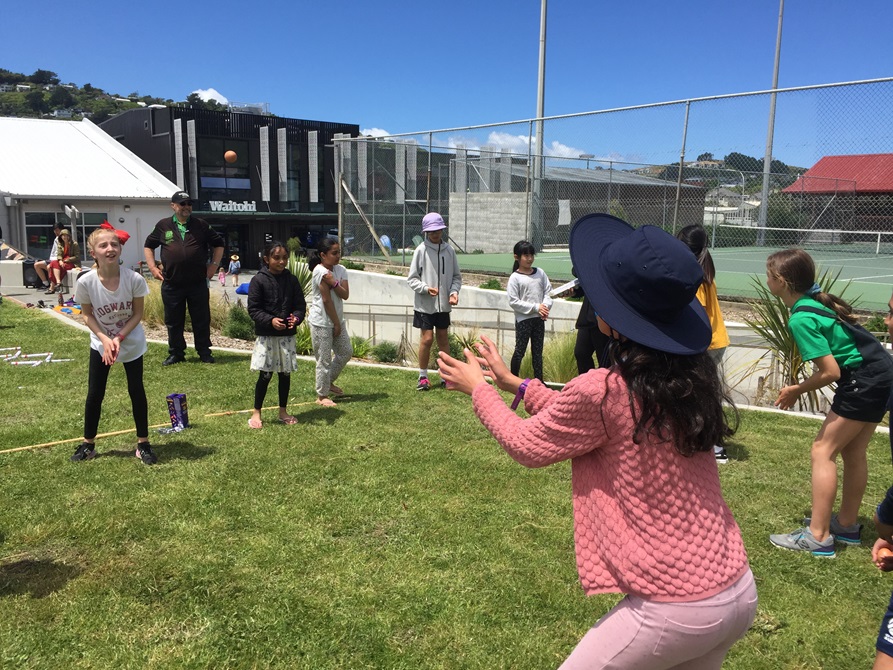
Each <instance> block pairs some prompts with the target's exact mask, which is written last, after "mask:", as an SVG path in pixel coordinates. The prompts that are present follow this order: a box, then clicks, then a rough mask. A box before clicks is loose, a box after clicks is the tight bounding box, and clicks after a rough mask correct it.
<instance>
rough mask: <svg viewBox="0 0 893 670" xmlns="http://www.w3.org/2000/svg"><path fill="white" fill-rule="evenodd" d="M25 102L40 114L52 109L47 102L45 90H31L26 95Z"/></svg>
mask: <svg viewBox="0 0 893 670" xmlns="http://www.w3.org/2000/svg"><path fill="white" fill-rule="evenodd" d="M25 103H26V104H27V105H28V107H29V108H30V109H32V110H34V111H35V112H37V113H38V114H45V113H47V112H48V111H50V106H49V105H48V104H47V100H46V98H45V97H44V95H43V91H31V92H30V93H29V94H28V95H26V96H25Z"/></svg>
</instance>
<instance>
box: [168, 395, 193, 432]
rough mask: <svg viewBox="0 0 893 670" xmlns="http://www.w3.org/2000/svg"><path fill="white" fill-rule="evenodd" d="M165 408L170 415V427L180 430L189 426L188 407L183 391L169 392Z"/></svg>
mask: <svg viewBox="0 0 893 670" xmlns="http://www.w3.org/2000/svg"><path fill="white" fill-rule="evenodd" d="M167 410H168V413H169V414H170V417H171V427H172V428H173V429H174V430H182V429H184V428H188V427H189V409H188V407H187V405H186V394H185V393H171V394H170V395H169V396H168V397H167Z"/></svg>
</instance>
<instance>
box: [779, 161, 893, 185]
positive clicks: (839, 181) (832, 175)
mask: <svg viewBox="0 0 893 670" xmlns="http://www.w3.org/2000/svg"><path fill="white" fill-rule="evenodd" d="M840 192H848V193H854V194H860V193H893V154H858V155H853V156H825V157H824V158H822V159H821V160H820V161H819V162H818V163H816V164H815V165H813V166H812V167H811V168H810V169H809V170H807V171H806V172H805V173H803V174H802V175H801V176H800V178H799V179H798V180H797V181H795V182H794V183H793V184H791V185H790V186H788V187H787V188H786V189H784V190H783V191H782V193H840Z"/></svg>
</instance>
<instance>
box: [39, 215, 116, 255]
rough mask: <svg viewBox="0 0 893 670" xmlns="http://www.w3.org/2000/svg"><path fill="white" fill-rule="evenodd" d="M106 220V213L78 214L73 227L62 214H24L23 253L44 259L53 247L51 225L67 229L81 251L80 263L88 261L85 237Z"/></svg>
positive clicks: (69, 220)
mask: <svg viewBox="0 0 893 670" xmlns="http://www.w3.org/2000/svg"><path fill="white" fill-rule="evenodd" d="M107 219H108V213H106V212H80V213H79V215H78V218H77V220H76V221H75V223H74V225H72V223H71V219H69V218H68V216H66V215H65V214H64V213H63V212H25V251H26V252H27V253H28V254H29V255H31V256H34V257H35V258H42V259H46V258H48V257H49V255H50V249H51V248H52V246H53V240H54V239H55V236H54V235H53V224H55V223H59V224H61V225H62V227H63V228H67V229H68V230H69V232H70V233H71V235H72V238H73V239H74V240H75V241H76V242H77V243H78V246H79V247H80V249H81V262H85V261H87V260H88V259H89V257H90V255H89V254H88V253H87V237H88V236H89V235H90V233H92V232H93V230H94V229H95V228H98V227H99V225H100V224H101V223H102V222H103V221H106V220H107Z"/></svg>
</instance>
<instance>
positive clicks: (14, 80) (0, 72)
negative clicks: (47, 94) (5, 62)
mask: <svg viewBox="0 0 893 670" xmlns="http://www.w3.org/2000/svg"><path fill="white" fill-rule="evenodd" d="M24 79H25V77H24V75H22V74H19V73H18V72H11V71H10V70H4V69H3V68H2V67H0V84H18V83H20V82H21V81H23V80H24Z"/></svg>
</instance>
